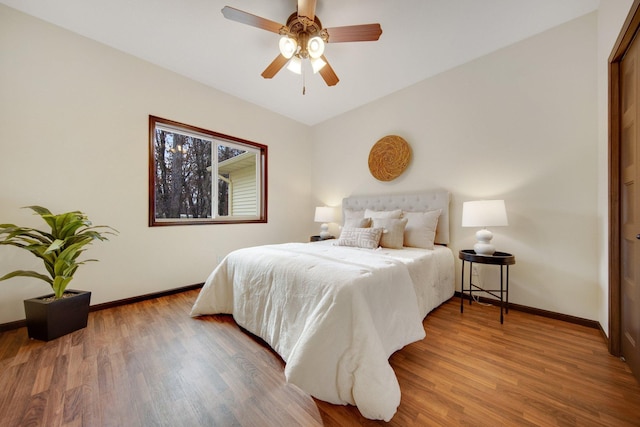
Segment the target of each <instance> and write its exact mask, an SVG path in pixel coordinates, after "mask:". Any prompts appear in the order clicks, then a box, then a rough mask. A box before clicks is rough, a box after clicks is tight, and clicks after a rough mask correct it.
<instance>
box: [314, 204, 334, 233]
mask: <svg viewBox="0 0 640 427" xmlns="http://www.w3.org/2000/svg"><path fill="white" fill-rule="evenodd" d="M335 220H336V211H335V209H334V208H330V207H328V206H318V207H317V208H316V215H315V217H314V221H315V222H321V223H322V225H321V226H320V238H321V239H322V240H324V239H328V238H329V237H331V235H330V234H329V224H328V223H329V222H334V221H335Z"/></svg>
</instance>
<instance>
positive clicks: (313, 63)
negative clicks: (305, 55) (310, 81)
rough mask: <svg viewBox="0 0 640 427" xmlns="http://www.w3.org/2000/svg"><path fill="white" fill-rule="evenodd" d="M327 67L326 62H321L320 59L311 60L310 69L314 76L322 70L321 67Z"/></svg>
mask: <svg viewBox="0 0 640 427" xmlns="http://www.w3.org/2000/svg"><path fill="white" fill-rule="evenodd" d="M325 65H327V63H326V62H324V61H323V60H322V58H311V68H313V74H316V73H317V72H318V71H320V70H322V67H324V66H325Z"/></svg>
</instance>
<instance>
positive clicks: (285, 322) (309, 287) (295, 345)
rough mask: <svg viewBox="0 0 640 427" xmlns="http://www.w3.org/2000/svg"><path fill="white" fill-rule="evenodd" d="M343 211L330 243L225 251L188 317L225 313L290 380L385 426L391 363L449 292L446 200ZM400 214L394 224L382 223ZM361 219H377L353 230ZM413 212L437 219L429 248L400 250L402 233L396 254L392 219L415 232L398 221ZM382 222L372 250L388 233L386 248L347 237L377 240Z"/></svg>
mask: <svg viewBox="0 0 640 427" xmlns="http://www.w3.org/2000/svg"><path fill="white" fill-rule="evenodd" d="M342 208H343V216H344V225H345V226H344V229H343V230H342V233H341V235H340V237H339V238H338V239H334V240H325V241H320V242H313V243H285V244H277V245H266V246H259V247H252V248H245V249H240V250H237V251H234V252H232V253H230V254H229V255H228V256H227V257H225V259H224V260H223V261H222V262H221V263H220V264H219V265H218V266H217V267H216V268H215V269H214V270H213V272H212V273H211V275H210V276H209V277H208V278H207V280H206V282H205V285H204V286H203V288H202V290H201V292H200V294H199V295H198V298H197V300H196V302H195V303H194V306H193V308H192V311H191V315H192V316H200V315H207V314H220V313H226V314H232V315H233V317H234V319H235V321H236V323H238V325H240V326H241V327H243V328H244V329H246V330H247V331H249V332H251V333H253V334H255V335H257V336H259V337H260V338H262V339H263V340H265V341H266V343H267V344H269V345H270V346H271V348H273V349H274V350H275V351H276V352H277V353H278V354H279V355H280V356H281V357H282V359H283V360H284V361H285V363H286V365H285V377H286V379H287V381H288V382H290V383H292V384H295V385H297V386H298V387H300V388H301V389H302V390H304V391H306V392H307V393H309V394H311V395H312V396H314V397H316V398H318V399H320V400H324V401H327V402H330V403H334V404H350V405H356V406H357V407H358V409H359V411H360V412H361V413H362V415H363V416H364V417H366V418H370V419H382V420H385V421H389V420H390V419H391V418H392V417H393V415H394V414H395V412H396V410H397V408H398V405H399V404H400V396H401V394H400V387H399V385H398V381H397V378H396V376H395V373H394V371H393V369H392V368H391V365H390V364H389V357H390V356H391V355H392V354H393V353H394V352H395V351H398V350H400V349H401V348H403V347H404V346H406V345H408V344H410V343H412V342H415V341H419V340H421V339H423V338H424V337H425V331H424V327H423V325H422V320H423V319H424V317H425V316H426V315H427V314H428V313H429V312H430V311H431V310H433V309H434V308H435V307H437V306H439V305H440V304H442V303H443V302H444V301H447V300H448V299H449V298H451V297H452V296H453V293H454V256H453V253H452V251H451V250H450V249H449V248H448V247H447V246H446V244H448V243H449V193H448V192H447V191H446V190H433V191H426V192H421V193H415V194H397V195H386V196H358V197H348V198H346V199H344V200H343V205H342ZM398 210H400V211H401V218H386V217H385V216H386V215H387V214H389V215H391V213H393V214H394V215H395V214H396V212H397V211H398ZM365 214H368V215H371V216H380V218H376V219H373V220H371V221H370V224H368V225H369V226H368V227H360V226H359V225H362V224H363V223H364V222H367V221H366V220H367V219H368V218H369V217H367V216H365ZM419 214H420V215H425V216H426V215H430V217H431V218H434V215H435V218H437V225H436V224H433V223H432V225H433V229H432V230H431V235H430V236H429V235H428V236H427V238H428V239H429V238H430V239H431V240H430V242H431V247H430V248H424V247H405V246H404V243H407V242H410V239H409V237H410V236H409V234H406V233H404V232H403V239H402V241H401V243H400V247H399V248H398V247H397V242H396V243H395V245H396V246H394V244H391V243H389V242H391V241H390V240H389V237H393V236H392V234H393V233H392V228H393V227H395V226H396V225H397V223H398V221H397V220H399V221H400V222H402V223H403V227H404V230H405V231H406V232H407V233H409V231H411V232H415V231H416V230H417V229H416V228H415V225H416V222H415V221H413V222H412V221H410V220H408V219H405V218H403V217H408V218H411V215H419ZM415 218H417V217H414V219H415ZM420 218H422V216H420ZM382 223H384V224H386V226H385V227H384V228H383V229H384V230H387V231H388V233H383V234H381V237H379V242H382V241H383V238H382V236H384V235H385V234H386V236H385V237H384V239H386V243H385V246H386V247H378V248H376V249H370V248H368V247H366V244H368V242H367V241H366V239H365V245H364V246H363V245H362V244H361V243H362V241H361V240H362V239H361V238H362V236H360V235H358V236H356V237H355V238H354V237H353V233H356V231H357V230H362V233H364V234H367V233H369V234H371V233H378V232H379V230H381V227H379V226H378V225H380V224H382ZM353 224H355V225H358V226H357V227H354V226H353ZM391 224H393V225H391ZM410 224H413V226H414V227H410V226H409V225H410ZM418 224H419V225H422V224H421V223H418ZM367 229H368V230H367ZM354 230H356V231H354ZM418 231H420V232H421V233H422V232H423V231H424V230H423V229H422V228H420V229H419V230H418ZM380 233H381V232H380ZM416 236H418V235H417V234H415V233H414V235H413V237H414V238H415V237H416ZM420 236H422V234H420ZM395 237H397V235H395ZM358 239H360V240H358ZM354 242H356V244H354ZM420 242H422V241H420ZM389 246H391V247H389ZM427 246H428V245H427Z"/></svg>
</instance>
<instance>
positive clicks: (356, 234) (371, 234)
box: [334, 227, 382, 249]
mask: <svg viewBox="0 0 640 427" xmlns="http://www.w3.org/2000/svg"><path fill="white" fill-rule="evenodd" d="M381 235H382V228H350V227H349V228H343V229H342V233H340V237H339V238H338V240H336V241H335V243H334V245H336V246H353V247H357V248H365V249H377V248H378V245H379V244H380V236H381Z"/></svg>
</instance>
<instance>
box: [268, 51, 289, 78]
mask: <svg viewBox="0 0 640 427" xmlns="http://www.w3.org/2000/svg"><path fill="white" fill-rule="evenodd" d="M287 62H289V60H288V59H287V58H285V57H284V56H282V55H278V56H276V59H274V60H273V62H271V64H269V66H267V68H265V69H264V71H263V72H262V77H264V78H265V79H270V78H272V77H273V76H275V75H276V74H278V71H280V70H281V69H282V67H284V65H285V64H286V63H287Z"/></svg>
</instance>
